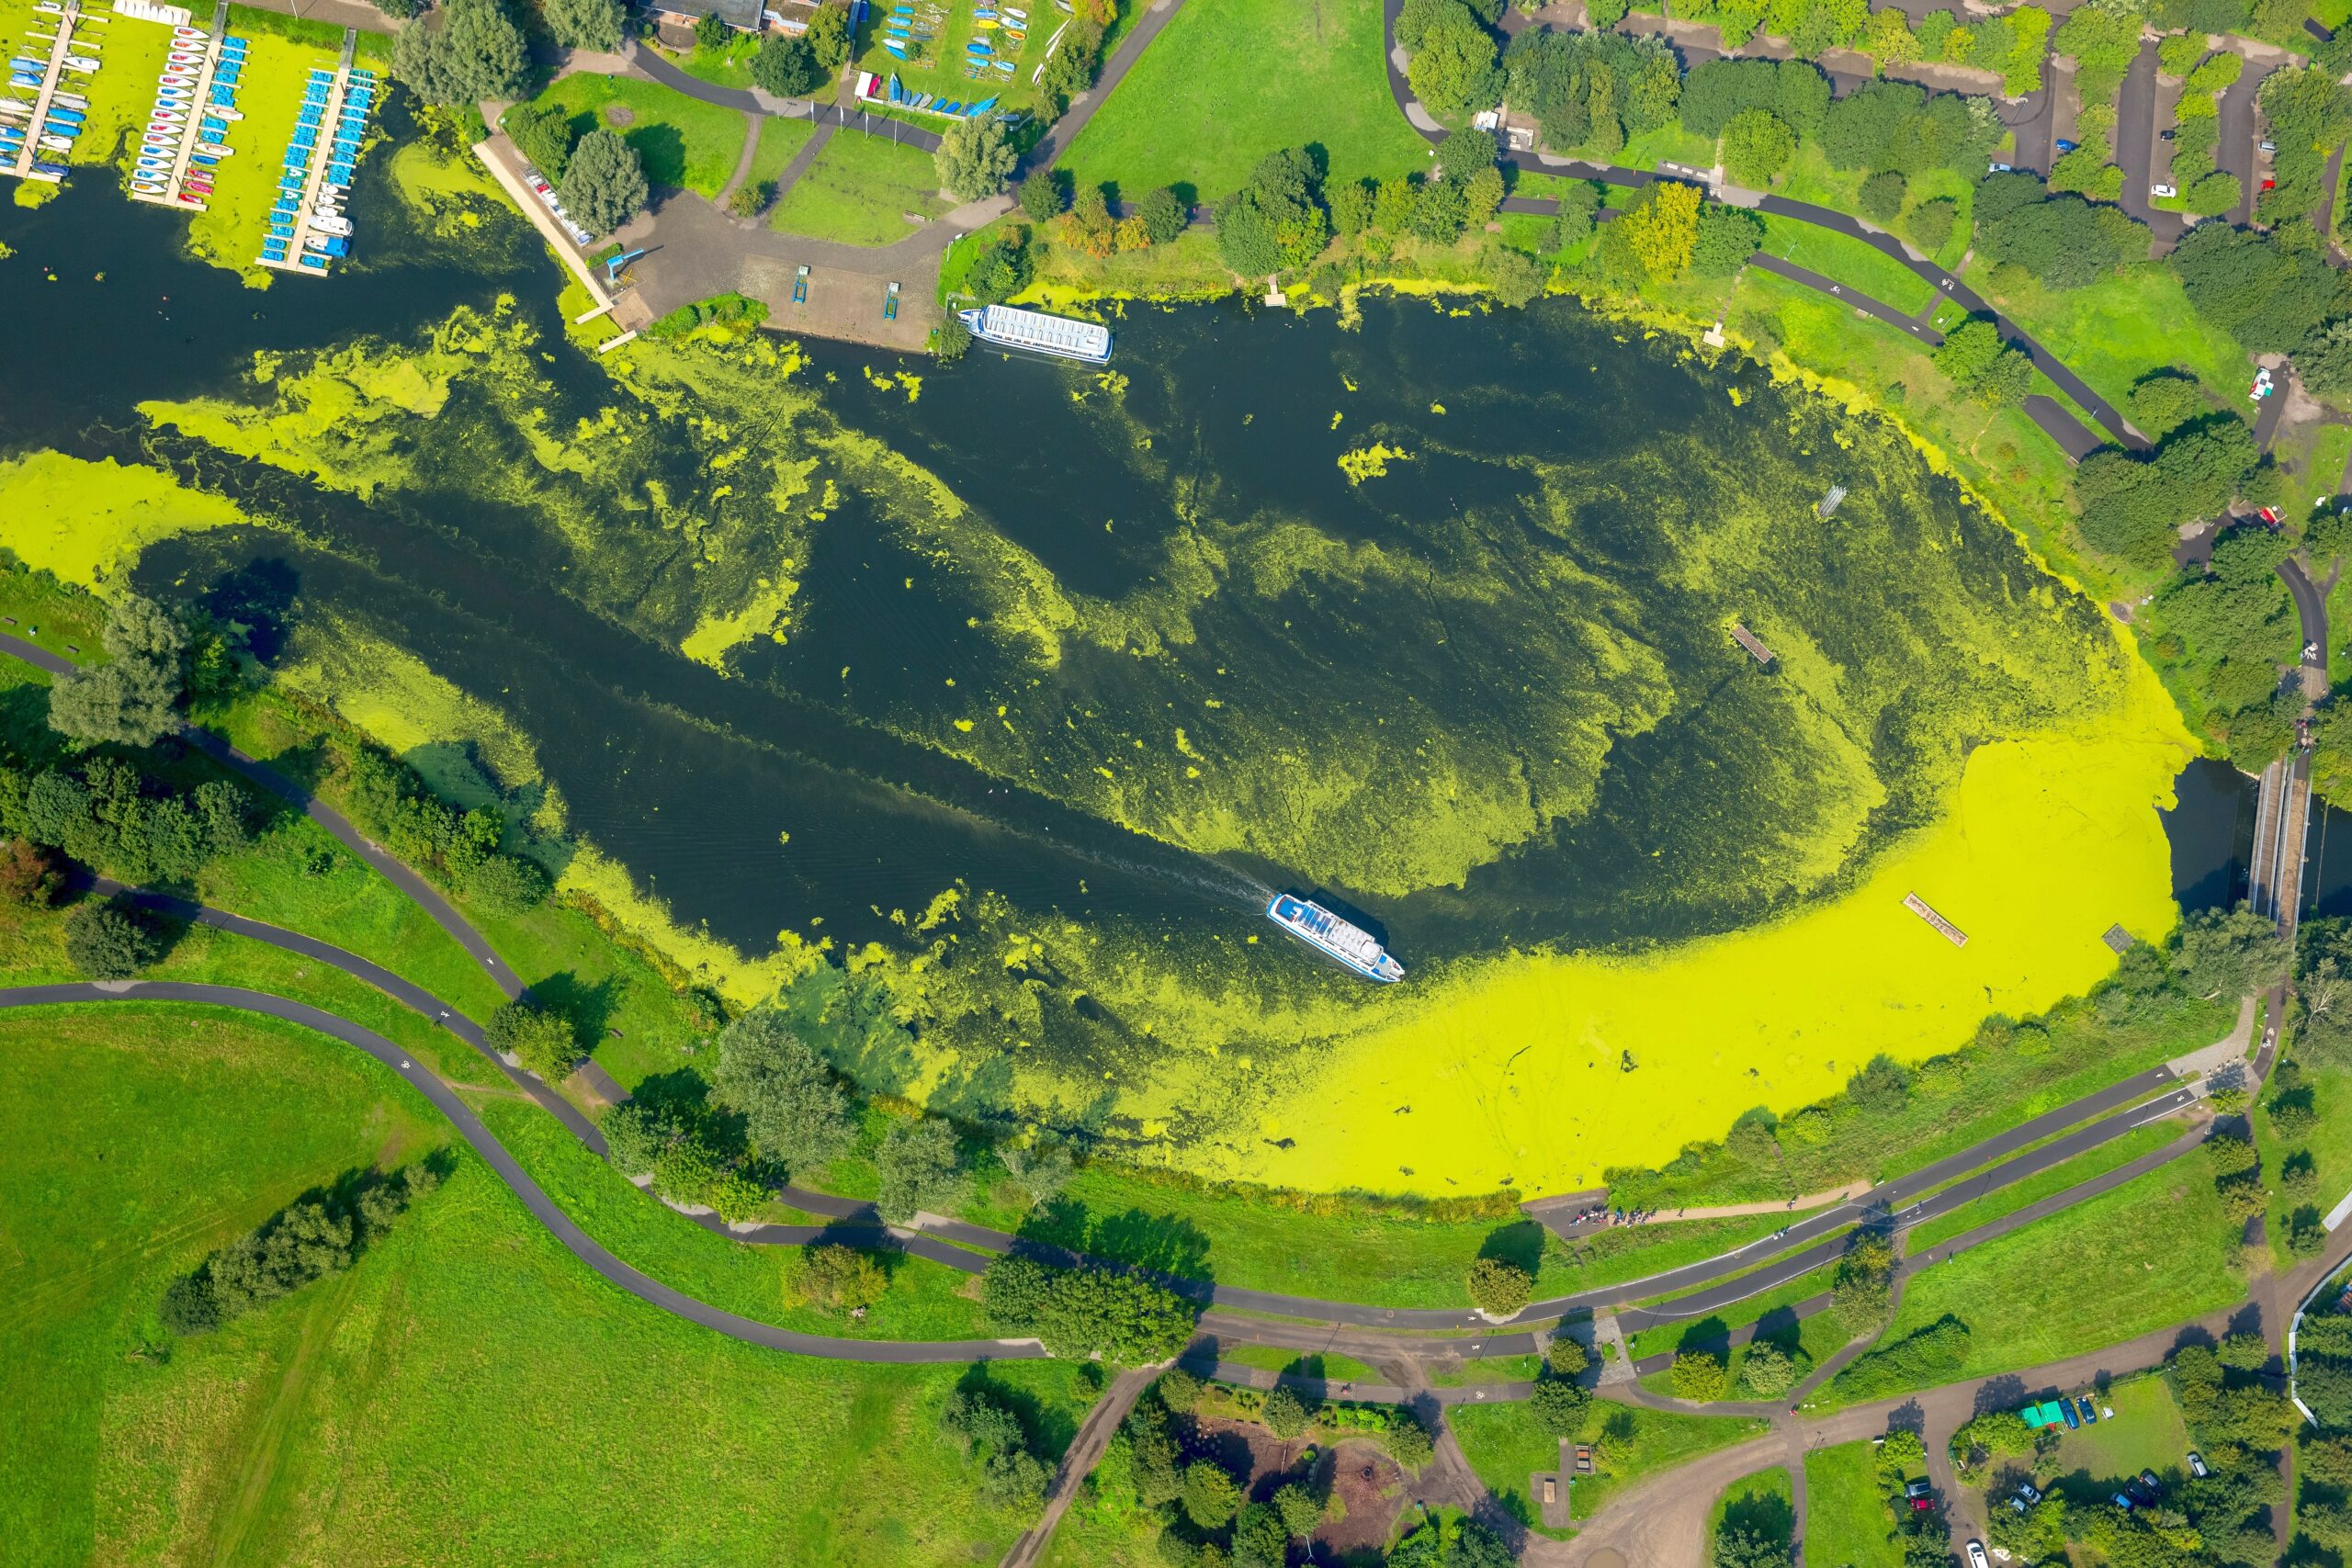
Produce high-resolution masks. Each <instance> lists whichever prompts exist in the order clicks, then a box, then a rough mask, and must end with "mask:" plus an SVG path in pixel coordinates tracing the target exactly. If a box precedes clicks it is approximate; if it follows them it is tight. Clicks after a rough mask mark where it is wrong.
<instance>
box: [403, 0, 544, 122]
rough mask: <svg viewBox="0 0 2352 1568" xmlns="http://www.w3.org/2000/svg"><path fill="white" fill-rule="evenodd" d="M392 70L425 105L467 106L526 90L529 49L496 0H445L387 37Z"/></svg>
mask: <svg viewBox="0 0 2352 1568" xmlns="http://www.w3.org/2000/svg"><path fill="white" fill-rule="evenodd" d="M392 74H393V75H394V76H396V77H398V78H399V79H400V81H401V85H403V86H406V87H407V88H408V89H409V90H410V91H411V92H413V93H414V94H415V95H416V96H418V97H420V98H422V99H424V101H425V102H426V103H428V104H434V105H437V106H439V107H446V108H458V107H473V106H474V105H477V104H480V103H481V102H482V101H483V100H485V99H490V98H509V99H511V98H520V97H524V96H526V95H527V94H528V92H529V89H530V77H531V62H530V50H529V47H528V45H526V43H525V42H524V40H523V29H522V28H520V27H518V26H517V25H516V24H515V18H514V17H512V16H511V15H509V14H508V12H507V10H506V7H505V6H503V5H502V4H501V3H500V0H447V4H446V5H444V6H442V7H441V10H440V15H439V17H438V25H435V18H434V17H417V18H416V19H415V20H413V21H411V22H408V23H407V24H405V25H404V26H402V27H401V30H400V36H399V37H397V38H396V39H393V40H392Z"/></svg>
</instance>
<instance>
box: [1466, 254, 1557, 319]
mask: <svg viewBox="0 0 2352 1568" xmlns="http://www.w3.org/2000/svg"><path fill="white" fill-rule="evenodd" d="M1480 269H1481V270H1482V271H1484V272H1485V273H1486V275H1487V284H1488V285H1489V286H1490V287H1492V288H1493V289H1494V291H1495V298H1496V299H1497V300H1498V301H1500V302H1501V303H1503V304H1505V305H1509V306H1510V307H1511V308H1512V309H1513V310H1517V309H1519V308H1520V307H1521V306H1524V305H1528V304H1532V303H1533V302H1534V301H1535V300H1536V299H1540V298H1542V297H1543V293H1544V285H1545V284H1547V283H1549V282H1550V281H1551V279H1552V269H1551V268H1550V267H1548V266H1546V265H1544V263H1542V262H1540V261H1538V260H1536V259H1535V258H1534V257H1533V256H1531V255H1529V254H1527V253H1526V252H1525V251H1521V250H1515V249H1513V248H1512V247H1511V246H1509V245H1489V246H1487V249H1486V251H1485V252H1484V253H1483V254H1482V255H1481V256H1480Z"/></svg>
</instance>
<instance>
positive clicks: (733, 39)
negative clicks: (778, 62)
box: [662, 28, 760, 87]
mask: <svg viewBox="0 0 2352 1568" xmlns="http://www.w3.org/2000/svg"><path fill="white" fill-rule="evenodd" d="M759 52H760V40H759V39H758V38H756V37H755V36H753V35H752V34H751V33H739V32H736V31H734V30H733V29H731V28H730V29H729V32H728V36H727V41H726V43H725V44H723V45H721V46H720V47H719V48H718V49H705V48H704V47H703V46H702V45H701V44H699V43H697V44H696V45H695V46H694V48H692V49H690V50H688V51H686V52H685V53H684V54H680V53H677V52H676V51H673V50H667V49H665V50H663V51H662V54H663V55H664V56H666V57H667V58H668V59H669V61H670V62H671V63H672V64H673V65H675V66H677V67H678V69H680V70H681V71H684V73H686V74H687V75H689V76H693V77H696V78H699V79H700V80H702V81H705V82H707V83H709V84H710V85H713V86H715V87H749V86H750V85H752V56H753V55H755V54H757V53H759Z"/></svg>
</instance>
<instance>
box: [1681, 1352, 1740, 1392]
mask: <svg viewBox="0 0 2352 1568" xmlns="http://www.w3.org/2000/svg"><path fill="white" fill-rule="evenodd" d="M1672 1375H1673V1380H1674V1396H1675V1397H1676V1398H1677V1399H1689V1400H1696V1401H1699V1402H1702V1403H1704V1402H1706V1401H1708V1400H1715V1399H1721V1398H1722V1397H1723V1396H1724V1392H1725V1391H1726V1390H1728V1389H1729V1388H1730V1386H1731V1378H1730V1375H1729V1373H1728V1372H1727V1371H1725V1370H1724V1359H1723V1358H1722V1357H1721V1356H1718V1355H1716V1354H1714V1353H1713V1351H1711V1350H1679V1351H1677V1352H1675V1357H1674V1371H1673V1374H1672Z"/></svg>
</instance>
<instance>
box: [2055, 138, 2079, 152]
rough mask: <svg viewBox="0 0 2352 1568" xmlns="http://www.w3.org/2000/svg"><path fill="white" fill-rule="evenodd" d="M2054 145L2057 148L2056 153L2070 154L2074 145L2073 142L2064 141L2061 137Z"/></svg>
mask: <svg viewBox="0 0 2352 1568" xmlns="http://www.w3.org/2000/svg"><path fill="white" fill-rule="evenodd" d="M2055 145H2056V146H2057V149H2058V151H2060V152H2073V151H2074V150H2075V143H2074V142H2072V141H2067V140H2066V139H2065V138H2064V137H2063V136H2062V137H2060V138H2059V139H2058V141H2057V142H2056V143H2055Z"/></svg>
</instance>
